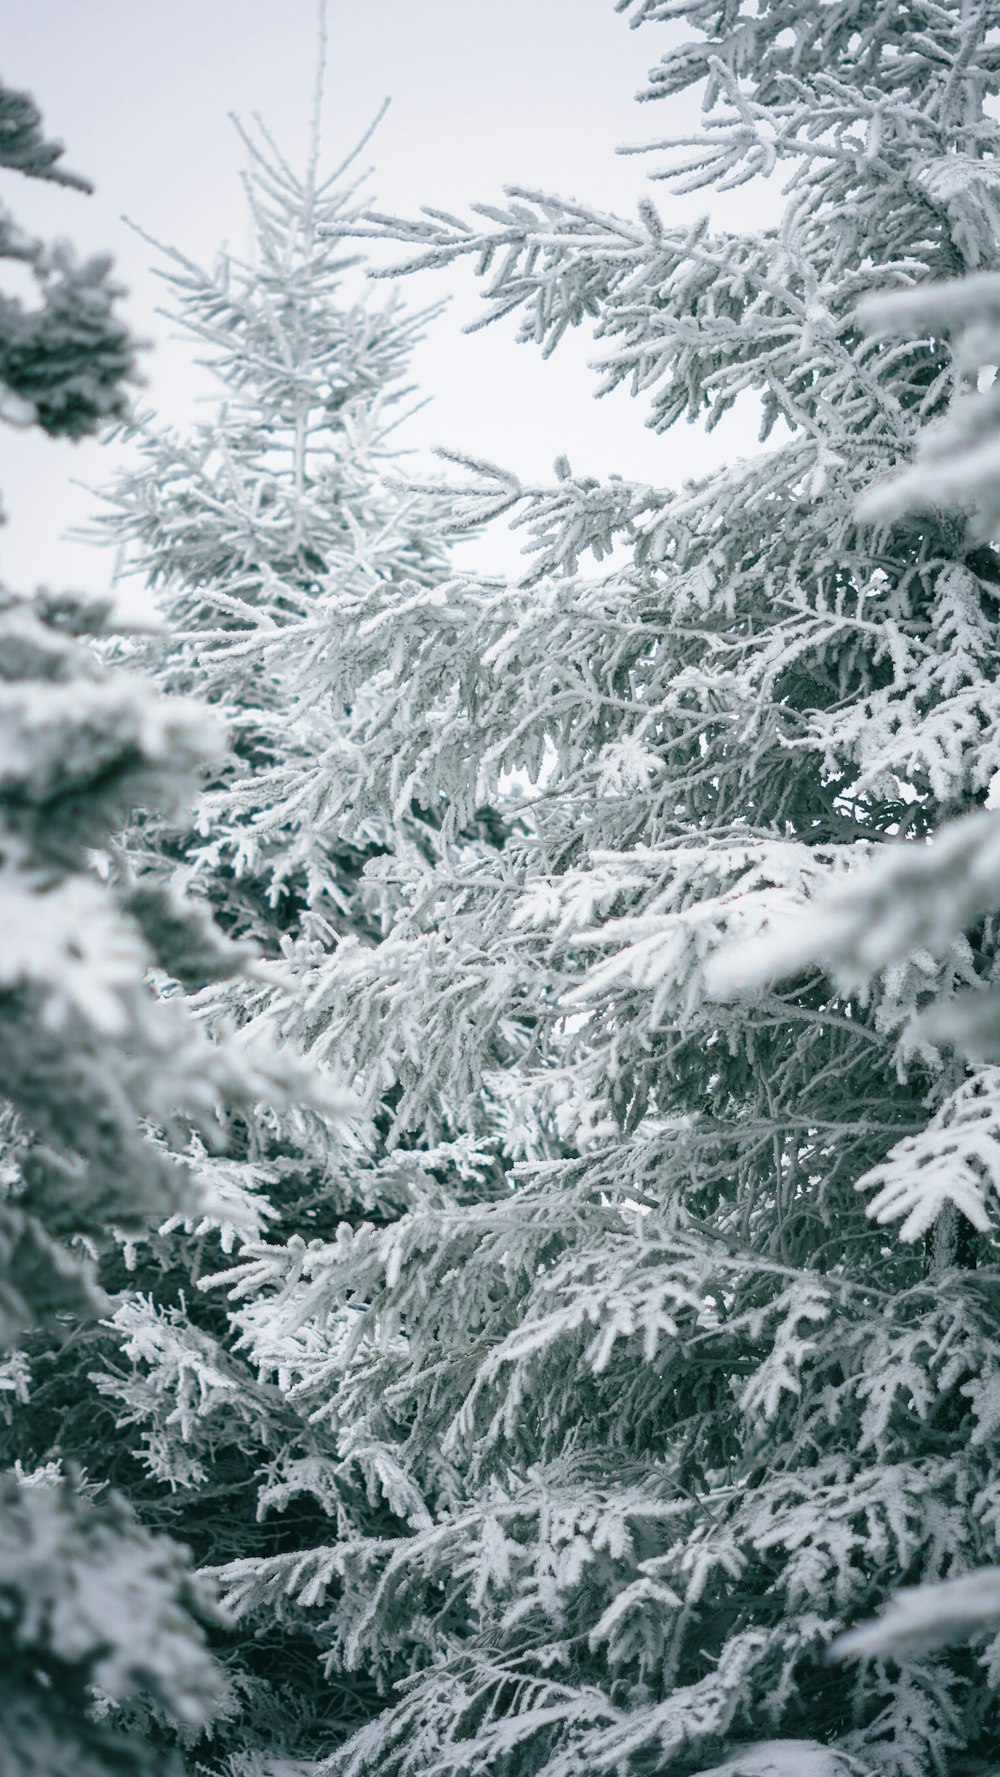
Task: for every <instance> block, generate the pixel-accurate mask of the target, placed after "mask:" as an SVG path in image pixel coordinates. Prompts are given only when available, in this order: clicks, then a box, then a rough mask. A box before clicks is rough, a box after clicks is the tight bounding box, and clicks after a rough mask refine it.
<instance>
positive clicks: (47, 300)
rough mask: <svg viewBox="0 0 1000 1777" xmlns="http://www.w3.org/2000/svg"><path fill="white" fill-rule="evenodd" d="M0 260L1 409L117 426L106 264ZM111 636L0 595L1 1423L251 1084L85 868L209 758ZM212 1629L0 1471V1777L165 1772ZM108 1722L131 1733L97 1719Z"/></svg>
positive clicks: (162, 1542)
mask: <svg viewBox="0 0 1000 1777" xmlns="http://www.w3.org/2000/svg"><path fill="white" fill-rule="evenodd" d="M59 152H60V151H59V150H58V149H57V148H56V147H55V146H53V145H51V144H49V143H46V141H45V140H44V138H43V137H42V134H41V130H40V123H39V117H38V113H37V111H36V109H35V107H34V105H33V103H32V101H31V100H30V99H28V98H27V97H26V96H25V95H23V94H19V93H12V92H9V91H8V90H7V89H5V88H3V89H0V161H2V162H3V164H4V165H6V166H7V167H9V168H11V169H13V170H16V171H20V172H22V173H25V174H28V175H30V176H33V177H37V178H59V179H62V180H63V182H64V183H68V184H77V185H82V183H83V182H82V181H79V180H76V179H74V178H73V176H72V175H68V174H62V173H61V172H60V171H59V169H58V168H57V167H56V164H55V163H56V161H57V159H58V155H59ZM84 189H86V187H84ZM0 255H2V256H3V257H4V258H8V259H10V258H12V259H18V260H22V261H24V262H25V263H27V264H28V265H30V267H31V269H32V271H33V273H34V275H35V277H36V280H37V282H38V285H39V289H40V294H41V303H40V306H39V307H38V308H36V309H30V308H25V307H24V306H23V305H22V304H21V303H19V302H18V301H15V300H14V299H12V298H7V297H4V298H3V299H2V302H0V411H2V413H3V417H4V418H6V419H7V420H8V421H14V422H15V423H17V424H18V425H27V424H37V425H39V426H41V427H42V428H43V429H44V430H46V431H48V432H49V433H52V434H54V435H60V434H61V435H66V434H68V435H69V436H72V437H79V436H83V435H84V434H86V433H90V432H93V431H95V430H96V429H97V428H98V427H99V425H100V424H101V422H102V421H103V420H104V419H105V418H107V417H108V416H109V415H112V414H115V413H118V412H121V411H123V407H124V402H125V392H124V389H123V383H124V381H125V380H126V379H127V377H128V376H129V374H130V373H131V368H132V346H131V343H130V341H129V337H128V334H127V332H126V330H125V328H124V327H123V325H122V323H121V322H120V321H119V320H118V318H117V316H116V315H114V313H113V312H112V306H111V305H112V300H113V297H114V295H115V290H114V286H113V285H112V284H111V283H110V282H109V279H108V275H107V265H106V263H105V262H103V261H94V262H91V263H90V264H89V265H86V266H84V267H82V268H79V269H78V268H75V266H74V263H73V261H72V259H71V257H70V255H69V252H68V250H65V251H63V250H61V249H60V251H59V252H58V253H56V252H53V253H49V252H48V251H47V250H46V249H45V248H43V247H42V246H41V245H40V244H38V243H35V242H33V241H30V240H29V239H28V238H27V237H26V236H25V235H23V234H22V233H21V232H20V230H19V229H18V228H17V227H16V226H15V224H14V223H13V222H12V221H11V220H10V219H9V217H7V215H6V214H4V215H3V216H2V217H0ZM110 623H111V608H110V602H107V603H105V602H101V601H99V600H88V599H85V598H82V597H80V596H77V595H73V594H66V595H54V594H51V593H47V592H39V593H38V594H36V595H35V596H34V597H27V596H21V595H19V594H16V593H14V592H11V591H8V590H7V589H5V588H2V589H0V1354H2V1355H0V1398H2V1401H3V1406H4V1411H5V1417H6V1418H7V1419H8V1421H10V1422H12V1423H13V1424H15V1425H18V1424H19V1415H20V1414H21V1413H26V1412H27V1411H28V1407H27V1405H26V1403H27V1402H28V1401H29V1400H30V1395H31V1389H32V1385H33V1379H32V1369H31V1363H30V1361H29V1358H28V1355H27V1351H26V1346H28V1345H30V1344H31V1342H32V1341H35V1342H43V1343H44V1342H47V1343H48V1344H49V1345H50V1346H60V1345H62V1344H64V1343H65V1344H70V1343H72V1340H73V1338H74V1337H75V1336H76V1334H77V1332H78V1331H79V1330H80V1329H81V1328H82V1327H83V1326H84V1325H85V1324H86V1321H87V1319H88V1317H89V1318H90V1319H92V1318H93V1316H94V1315H95V1314H99V1313H102V1312H106V1311H107V1310H108V1308H109V1307H110V1304H109V1302H108V1299H107V1297H106V1296H105V1295H104V1293H103V1292H102V1290H101V1288H100V1286H99V1282H98V1277H97V1261H98V1257H99V1254H100V1252H101V1251H102V1249H106V1248H107V1247H108V1245H109V1244H110V1242H111V1238H112V1236H113V1235H114V1234H116V1233H117V1236H118V1237H119V1238H121V1237H125V1236H128V1235H130V1234H131V1235H135V1234H139V1233H141V1232H143V1231H145V1230H147V1229H148V1228H150V1227H151V1226H155V1225H156V1224H158V1223H159V1222H161V1221H162V1220H163V1219H164V1218H165V1217H167V1216H169V1215H171V1214H194V1213H199V1214H200V1213H206V1212H208V1210H209V1209H210V1208H211V1205H210V1204H209V1201H208V1199H207V1198H206V1197H205V1194H204V1192H203V1191H202V1190H201V1189H200V1188H199V1185H198V1181H197V1180H196V1178H195V1177H194V1175H193V1174H192V1173H191V1171H190V1169H189V1168H187V1167H186V1166H185V1165H184V1164H183V1162H182V1160H181V1159H180V1157H179V1155H178V1153H177V1151H176V1150H177V1148H178V1147H179V1146H183V1145H186V1143H187V1140H188V1132H189V1130H190V1128H191V1127H192V1126H194V1127H196V1128H198V1129H199V1130H200V1132H201V1136H202V1139H203V1140H204V1141H205V1142H213V1143H214V1142H215V1141H216V1139H217V1135H218V1132H219V1112H220V1107H221V1106H222V1105H224V1104H230V1103H238V1102H239V1101H240V1100H241V1099H242V1100H244V1101H246V1102H247V1103H253V1102H255V1101H256V1100H257V1099H258V1098H259V1097H261V1096H262V1095H264V1094H265V1093H266V1091H267V1088H268V1084H269V1080H268V1076H267V1071H266V1068H265V1067H264V1066H260V1067H257V1066H254V1065H252V1064H251V1062H250V1060H249V1058H248V1057H247V1056H244V1055H243V1054H241V1053H239V1052H238V1051H236V1050H235V1049H234V1047H233V1045H232V1044H226V1043H224V1042H218V1043H213V1042H210V1041H209V1039H208V1037H207V1036H206V1034H205V1033H204V1032H203V1031H202V1030H201V1029H200V1028H199V1027H198V1024H197V1022H196V1021H195V1020H194V1019H193V1018H192V1017H191V1016H190V1014H189V1012H188V1011H187V1009H186V1008H185V1007H184V1006H183V1005H181V1004H180V1003H179V1002H174V1003H166V1002H161V1001H158V1000H156V999H155V998H154V996H153V994H152V992H151V990H150V988H149V986H148V983H147V974H148V971H149V969H150V967H151V966H153V965H154V964H155V963H158V962H160V961H162V959H161V958H160V957H158V956H157V954H156V952H155V949H154V948H153V947H152V945H151V942H150V938H151V933H152V923H151V922H149V921H140V920H139V919H138V918H137V917H136V914H135V909H134V908H133V907H132V906H131V905H130V902H129V897H128V895H127V893H126V892H125V891H124V888H123V886H122V885H121V884H120V883H118V882H116V880H115V879H114V876H113V874H112V872H111V871H110V868H109V867H105V866H107V865H108V853H109V850H110V848H111V846H112V841H113V837H114V835H115V833H116V832H117V830H118V829H119V827H120V826H121V824H122V822H123V820H124V819H125V818H126V817H127V815H128V814H129V813H130V811H131V810H133V809H134V808H135V807H136V806H137V805H140V804H141V805H143V806H146V807H149V808H156V807H159V808H161V809H164V810H166V809H168V808H170V807H172V806H173V805H174V804H175V803H176V802H177V801H178V799H179V798H181V797H183V796H184V795H185V794H186V793H187V791H188V789H189V788H190V787H191V784H192V783H193V780H194V775H195V772H196V769H197V767H198V766H199V765H200V763H201V761H202V759H203V758H204V757H205V755H206V753H209V754H210V753H211V751H212V750H213V749H214V748H215V747H216V745H217V735H216V732H215V727H214V724H213V723H211V722H210V720H209V719H208V718H207V716H206V715H205V713H204V712H202V711H201V710H198V709H196V708H194V707H193V706H190V705H186V704H182V703H179V702H174V703H171V702H168V701H166V700H164V699H162V698H159V697H158V696H156V695H155V693H154V692H153V691H152V690H151V688H150V687H149V685H148V684H147V683H146V682H145V681H144V680H142V679H141V678H138V677H131V678H130V677H128V676H126V675H124V674H121V673H115V672H113V671H111V670H109V669H108V668H107V667H106V666H105V665H103V664H102V663H101V661H100V659H99V657H98V655H97V653H96V652H95V650H94V648H93V647H92V646H89V645H88V641H89V639H90V638H94V637H99V636H101V635H104V634H105V633H107V631H108V629H109V626H110ZM97 854H104V865H102V864H101V863H100V862H99V859H98V855H97ZM178 919H179V920H180V914H179V913H178ZM180 923H181V924H183V921H181V922H180ZM216 947H217V950H218V952H219V955H220V956H222V954H223V952H224V949H225V945H224V940H223V938H222V936H221V934H220V935H219V936H218V938H217V940H216ZM154 1129H156V1130H159V1133H158V1134H156V1133H154ZM4 1443H5V1455H6V1456H7V1458H8V1460H11V1459H12V1458H14V1457H17V1456H19V1455H25V1454H26V1453H27V1452H26V1447H25V1444H24V1443H22V1442H21V1441H20V1439H19V1436H18V1435H17V1432H16V1431H12V1432H10V1433H9V1435H8V1436H7V1437H5V1439H4ZM216 1616H217V1612H216V1610H215V1607H214V1605H213V1604H212V1602H211V1597H210V1593H209V1591H208V1589H206V1588H205V1587H204V1585H203V1584H202V1583H201V1582H197V1581H196V1580H195V1579H194V1578H193V1576H192V1575H191V1573H190V1572H189V1571H188V1569H187V1567H186V1565H185V1562H184V1559H183V1551H182V1550H180V1549H178V1548H177V1547H176V1546H174V1545H173V1544H171V1543H170V1542H168V1541H167V1540H166V1539H164V1538H161V1537H157V1536H153V1535H150V1534H149V1532H148V1531H147V1530H146V1529H145V1528H143V1526H142V1525H141V1524H140V1522H139V1521H138V1519H137V1517H136V1515H135V1513H134V1511H133V1510H132V1509H131V1508H130V1506H129V1505H128V1504H127V1503H126V1502H125V1501H124V1499H122V1498H121V1497H119V1496H116V1495H115V1494H113V1493H110V1492H108V1491H107V1490H106V1489H103V1490H102V1489H98V1488H92V1487H88V1486H87V1485H86V1484H85V1483H84V1481H83V1479H82V1477H81V1476H80V1475H79V1473H77V1472H68V1473H63V1472H61V1470H60V1465H59V1463H58V1462H56V1461H52V1462H50V1463H48V1464H47V1465H41V1466H36V1467H30V1466H29V1467H25V1466H23V1465H22V1463H21V1462H20V1461H19V1460H17V1461H14V1462H13V1466H12V1467H11V1468H10V1469H9V1470H8V1471H7V1472H5V1473H3V1474H2V1475H0V1667H2V1680H0V1768H2V1770H3V1772H4V1777H66V1773H68V1772H71V1771H72V1772H73V1773H74V1774H76V1773H81V1774H83V1777H109V1774H110V1773H112V1772H114V1773H122V1774H125V1773H128V1774H130V1777H131V1774H135V1777H141V1774H148V1777H152V1774H153V1773H154V1772H155V1773H157V1774H158V1777H160V1774H162V1773H165V1772H167V1771H171V1770H174V1769H175V1768H176V1767H175V1763H174V1760H173V1757H172V1755H171V1754H169V1753H168V1752H167V1750H166V1748H165V1742H164V1735H165V1734H167V1733H169V1736H170V1738H171V1739H175V1738H176V1734H177V1731H178V1730H180V1731H191V1732H193V1731H195V1730H200V1729H201V1728H202V1727H204V1725H205V1724H206V1723H207V1722H209V1721H210V1720H211V1719H212V1718H213V1716H215V1715H217V1714H219V1713H220V1711H224V1709H225V1706H226V1696H225V1683H224V1677H223V1674H222V1671H221V1668H220V1667H219V1666H218V1665H217V1664H216V1663H215V1661H214V1660H213V1659H212V1658H211V1657H210V1655H209V1653H208V1650H207V1647H206V1629H207V1627H208V1626H209V1625H210V1624H211V1623H212V1622H213V1621H214V1620H215V1619H216ZM123 1708H124V1709H125V1710H126V1711H127V1714H128V1717H129V1718H130V1723H131V1725H129V1724H128V1723H127V1722H126V1721H125V1720H124V1719H120V1720H119V1722H118V1724H117V1725H115V1726H112V1725H111V1721H110V1714H111V1712H112V1710H113V1709H117V1710H118V1711H119V1713H120V1712H121V1710H122V1709H123ZM171 1723H172V1724H173V1725H172V1726H168V1724H171Z"/></svg>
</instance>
